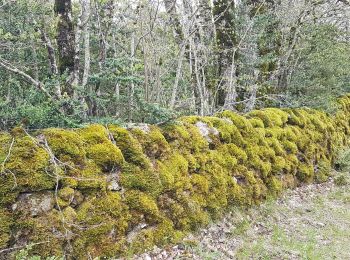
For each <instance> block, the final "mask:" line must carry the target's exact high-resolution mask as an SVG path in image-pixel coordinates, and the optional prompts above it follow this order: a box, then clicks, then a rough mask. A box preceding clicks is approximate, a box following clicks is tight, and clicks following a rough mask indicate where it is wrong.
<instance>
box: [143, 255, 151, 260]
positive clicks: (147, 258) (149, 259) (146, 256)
mask: <svg viewBox="0 0 350 260" xmlns="http://www.w3.org/2000/svg"><path fill="white" fill-rule="evenodd" d="M144 259H145V260H152V257H150V255H145V257H144Z"/></svg>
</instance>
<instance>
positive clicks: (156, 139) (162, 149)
mask: <svg viewBox="0 0 350 260" xmlns="http://www.w3.org/2000/svg"><path fill="white" fill-rule="evenodd" d="M132 133H133V135H134V136H136V138H137V139H138V141H139V142H140V144H141V146H142V147H143V151H144V152H145V153H146V154H147V156H148V157H150V158H160V157H162V156H165V155H166V154H167V153H168V152H169V151H170V146H169V144H168V142H167V141H166V139H165V138H164V136H163V134H162V133H161V131H160V129H158V128H157V127H155V126H150V130H149V132H144V131H143V130H141V129H138V128H135V129H133V130H132Z"/></svg>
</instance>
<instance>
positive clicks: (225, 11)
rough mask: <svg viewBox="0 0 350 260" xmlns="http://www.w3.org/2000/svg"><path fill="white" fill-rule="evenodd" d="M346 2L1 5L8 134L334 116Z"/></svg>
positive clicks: (0, 57) (0, 106) (346, 49)
mask: <svg viewBox="0 0 350 260" xmlns="http://www.w3.org/2000/svg"><path fill="white" fill-rule="evenodd" d="M349 16H350V2H349V1H348V0H329V1H325V0H296V1H291V0H213V1H208V0H79V1H78V0H55V1H54V0H50V1H47V0H1V1H0V128H1V129H9V128H12V127H14V126H24V127H25V128H28V129H41V128H45V127H66V128H67V127H68V128H76V127H80V126H83V125H86V124H89V123H101V124H108V123H113V124H120V125H125V124H128V123H153V124H162V123H164V122H168V121H171V120H173V119H176V118H178V117H180V116H183V115H200V116H208V115H215V114H216V113H218V112H222V111H224V110H232V111H236V112H238V113H245V112H249V111H252V110H254V109H259V108H264V107H279V108H283V107H309V108H322V109H324V110H326V111H327V112H329V113H332V112H333V111H335V109H336V102H335V100H336V98H337V97H339V96H341V95H343V94H345V93H347V92H349V90H350V85H349V81H350V70H349V67H350V58H349V57H350V44H349V39H350V38H349V37H350V17H349Z"/></svg>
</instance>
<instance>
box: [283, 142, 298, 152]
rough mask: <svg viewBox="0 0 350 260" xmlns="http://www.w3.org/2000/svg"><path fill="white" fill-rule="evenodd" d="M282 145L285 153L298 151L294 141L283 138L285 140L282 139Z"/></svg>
mask: <svg viewBox="0 0 350 260" xmlns="http://www.w3.org/2000/svg"><path fill="white" fill-rule="evenodd" d="M282 145H283V147H284V149H285V150H286V152H287V153H289V154H297V153H298V146H297V145H296V144H295V143H292V142H290V141H287V140H285V141H282Z"/></svg>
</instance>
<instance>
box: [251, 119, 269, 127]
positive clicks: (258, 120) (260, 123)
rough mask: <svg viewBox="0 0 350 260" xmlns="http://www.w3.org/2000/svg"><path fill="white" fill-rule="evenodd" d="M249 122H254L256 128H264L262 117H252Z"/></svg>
mask: <svg viewBox="0 0 350 260" xmlns="http://www.w3.org/2000/svg"><path fill="white" fill-rule="evenodd" d="M249 122H250V123H251V124H252V126H253V127H254V128H264V127H265V125H264V122H263V121H262V120H261V119H260V118H255V117H253V118H250V119H249Z"/></svg>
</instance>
